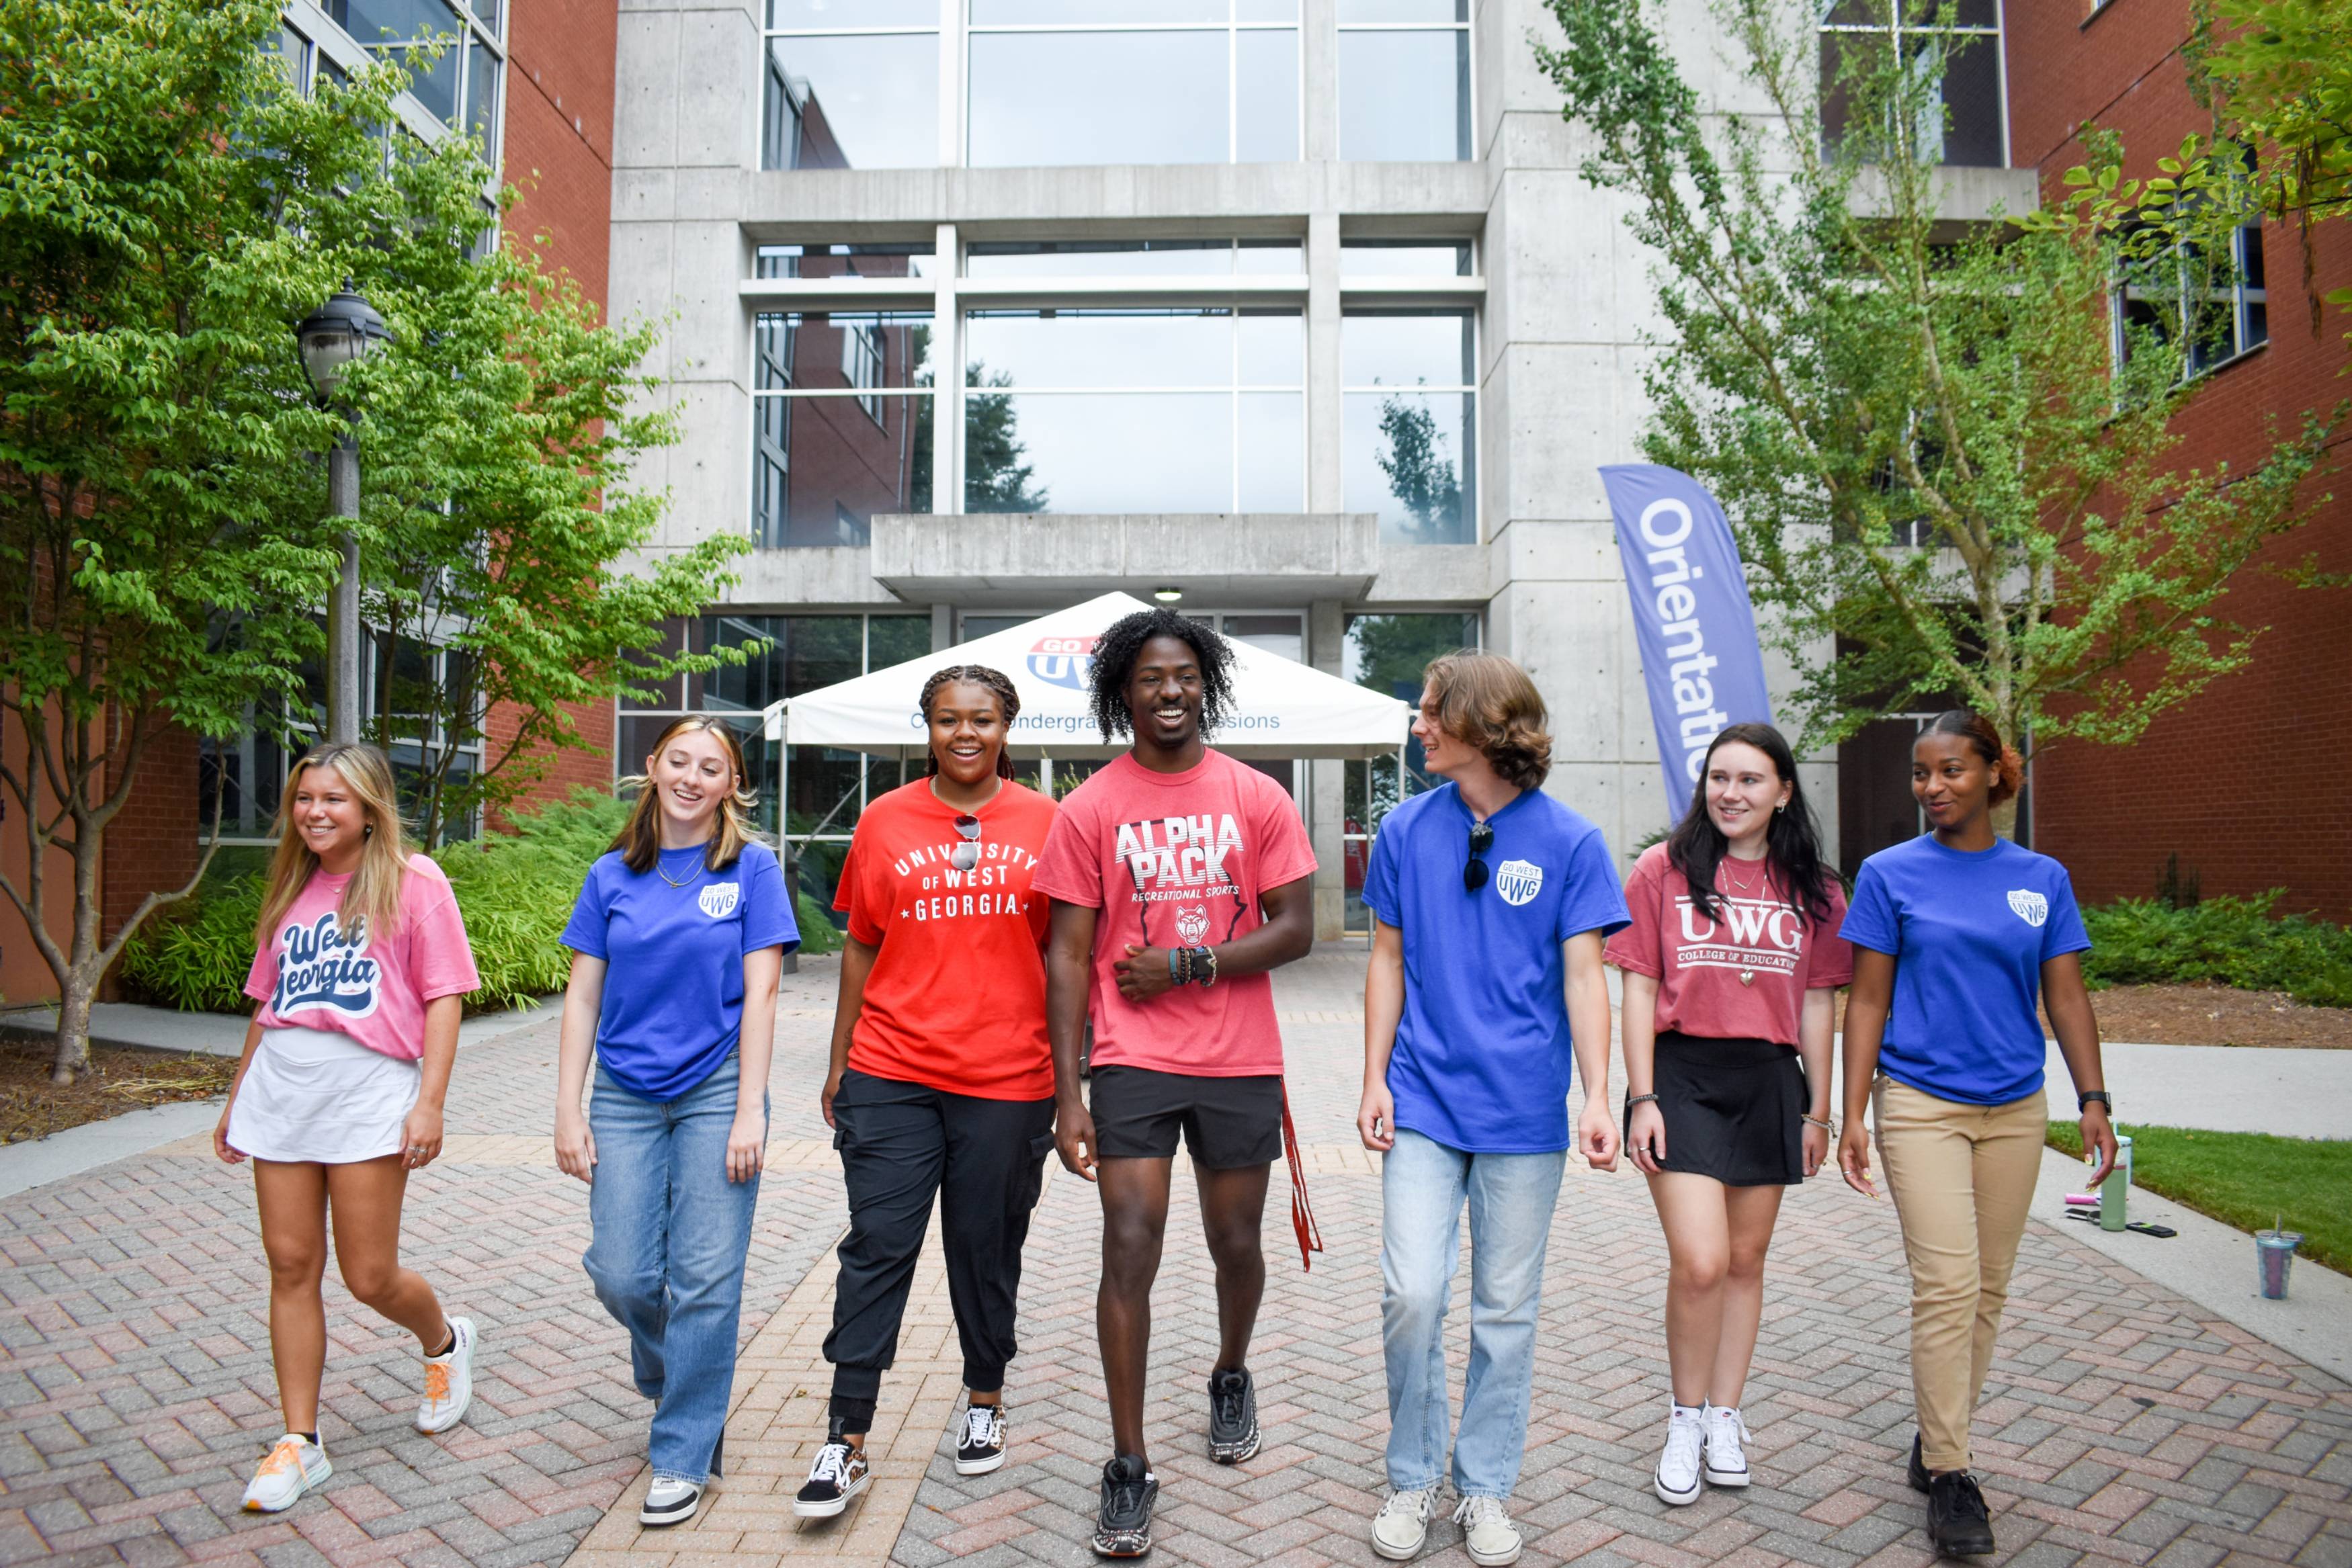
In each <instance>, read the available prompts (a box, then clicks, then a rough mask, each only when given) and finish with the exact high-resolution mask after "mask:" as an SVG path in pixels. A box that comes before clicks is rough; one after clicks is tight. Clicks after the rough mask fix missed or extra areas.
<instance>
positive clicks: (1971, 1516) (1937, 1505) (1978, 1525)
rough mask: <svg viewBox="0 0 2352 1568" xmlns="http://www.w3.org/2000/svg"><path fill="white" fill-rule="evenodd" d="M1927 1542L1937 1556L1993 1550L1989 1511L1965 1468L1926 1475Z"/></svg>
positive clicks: (1980, 1555)
mask: <svg viewBox="0 0 2352 1568" xmlns="http://www.w3.org/2000/svg"><path fill="white" fill-rule="evenodd" d="M1927 1544H1928V1545H1930V1546H1932V1547H1934V1548H1935V1549H1936V1554H1937V1556H1939V1557H1984V1556H1988V1555H1990V1553H1991V1552H1992V1551H1993V1543H1992V1514H1991V1513H1990V1511H1988V1510H1987V1509H1986V1507H1985V1500H1984V1493H1983V1492H1981V1491H1979V1490H1977V1479H1976V1477H1974V1476H1972V1475H1970V1474H1969V1472H1968V1471H1966V1470H1947V1471H1945V1472H1944V1473H1943V1474H1942V1475H1939V1476H1930V1477H1929V1478H1928V1479H1927Z"/></svg>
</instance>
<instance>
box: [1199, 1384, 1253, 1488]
mask: <svg viewBox="0 0 2352 1568" xmlns="http://www.w3.org/2000/svg"><path fill="white" fill-rule="evenodd" d="M1256 1452H1257V1388H1256V1386H1255V1385H1254V1384H1252V1383H1251V1382H1250V1375H1249V1374H1248V1373H1247V1372H1246V1371H1243V1372H1213V1373H1211V1374H1209V1458H1213V1459H1214V1460H1216V1461H1217V1463H1219V1464H1221V1465H1238V1464H1240V1463H1241V1462H1242V1461H1243V1460H1244V1459H1246V1458H1249V1457H1250V1456H1251V1455H1253V1454H1255V1453H1256Z"/></svg>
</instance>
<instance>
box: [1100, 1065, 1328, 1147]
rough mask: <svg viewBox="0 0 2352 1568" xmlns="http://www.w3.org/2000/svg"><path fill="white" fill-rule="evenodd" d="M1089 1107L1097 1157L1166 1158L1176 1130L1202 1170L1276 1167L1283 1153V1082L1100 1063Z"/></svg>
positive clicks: (1273, 1078) (1274, 1076)
mask: <svg viewBox="0 0 2352 1568" xmlns="http://www.w3.org/2000/svg"><path fill="white" fill-rule="evenodd" d="M1092 1082H1093V1084H1094V1092H1093V1094H1092V1096H1091V1101H1090V1103H1089V1105H1088V1109H1089V1110H1090V1111H1092V1112H1093V1113H1094V1119H1095V1142H1096V1144H1097V1148H1096V1149H1095V1156H1096V1157H1097V1159H1106V1160H1166V1159H1173V1158H1175V1156H1176V1130H1177V1129H1178V1128H1179V1127H1181V1128H1182V1129H1183V1130H1184V1146H1185V1148H1187V1149H1189V1150H1190V1151H1192V1163H1193V1164H1194V1165H1196V1166H1202V1168H1203V1169H1207V1170H1213V1171H1221V1170H1233V1169H1236V1168H1238V1167H1240V1166H1263V1165H1271V1164H1273V1163H1274V1162H1275V1161H1276V1160H1278V1159H1280V1158H1281V1157H1282V1079H1281V1077H1280V1076H1279V1075H1278V1074H1269V1075H1267V1076H1265V1077H1262V1078H1195V1077H1193V1076H1192V1075H1191V1074H1190V1073H1183V1072H1155V1071H1152V1070H1151V1069H1150V1068H1148V1067H1097V1068H1096V1069H1095V1071H1094V1077H1093V1079H1092Z"/></svg>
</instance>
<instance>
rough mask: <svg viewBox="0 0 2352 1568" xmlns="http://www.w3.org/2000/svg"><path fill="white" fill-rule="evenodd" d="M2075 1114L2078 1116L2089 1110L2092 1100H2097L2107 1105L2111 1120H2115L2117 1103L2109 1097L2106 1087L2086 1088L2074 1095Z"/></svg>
mask: <svg viewBox="0 0 2352 1568" xmlns="http://www.w3.org/2000/svg"><path fill="white" fill-rule="evenodd" d="M2074 1100H2075V1105H2074V1114H2076V1115H2077V1116H2079V1115H2081V1114H2082V1113H2084V1112H2085V1111H2087V1110H2089V1109H2090V1108H2091V1102H2092V1101H2094V1100H2096V1101H2097V1102H2098V1103H2100V1104H2101V1105H2104V1106H2105V1107H2106V1112H2107V1116H2108V1119H2109V1120H2113V1119H2114V1117H2115V1113H2116V1103H2115V1102H2114V1101H2113V1100H2110V1099H2108V1098H2107V1092H2106V1091H2105V1090H2104V1089H2085V1090H2084V1091H2083V1092H2082V1093H2080V1094H2077V1095H2076V1096H2074Z"/></svg>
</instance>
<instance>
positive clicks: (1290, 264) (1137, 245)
mask: <svg viewBox="0 0 2352 1568" xmlns="http://www.w3.org/2000/svg"><path fill="white" fill-rule="evenodd" d="M1306 270H1307V246H1306V245H1305V243H1304V242H1303V241H1300V240H1295V239H1245V240H1229V239H1108V240H982V241H979V242H976V243H974V244H973V245H971V246H968V247H966V249H965V251H964V275H965V276H966V277H1194V276H1203V277H1224V276H1227V275H1233V274H1238V275H1240V276H1242V277H1267V276H1274V277H1297V276H1298V275H1300V274H1302V273H1304V272H1305V271H1306Z"/></svg>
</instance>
